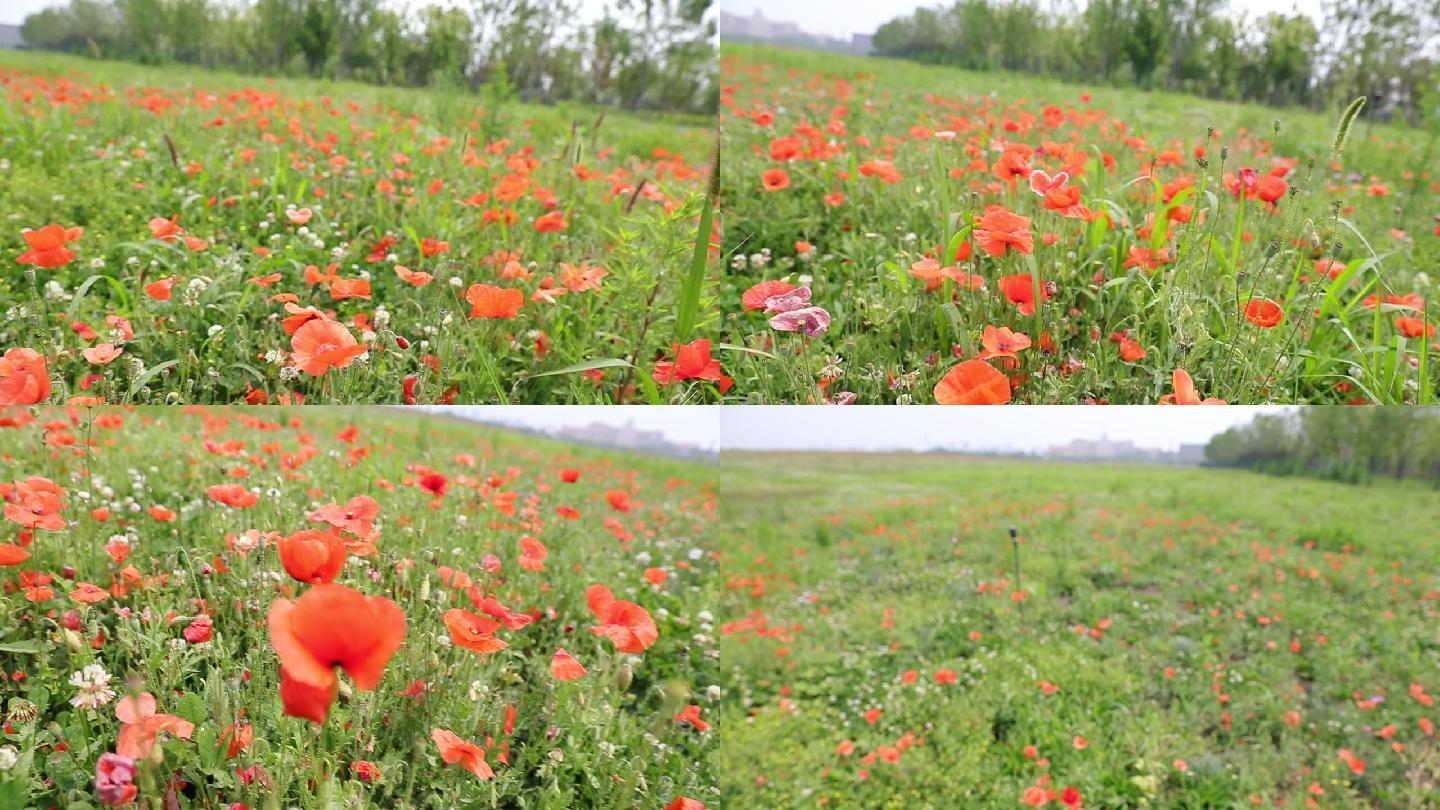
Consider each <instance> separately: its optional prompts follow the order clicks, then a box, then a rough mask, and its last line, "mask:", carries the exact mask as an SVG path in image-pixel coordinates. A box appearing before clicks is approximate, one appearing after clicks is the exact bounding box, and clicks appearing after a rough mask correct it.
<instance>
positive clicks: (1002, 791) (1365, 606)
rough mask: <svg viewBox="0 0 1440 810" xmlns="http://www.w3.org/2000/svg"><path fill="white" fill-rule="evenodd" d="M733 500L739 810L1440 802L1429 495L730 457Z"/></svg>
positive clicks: (1258, 482) (1264, 481)
mask: <svg viewBox="0 0 1440 810" xmlns="http://www.w3.org/2000/svg"><path fill="white" fill-rule="evenodd" d="M1337 410H1338V409H1337ZM1176 418H1177V419H1178V418H1180V417H1178V416H1177V417H1176ZM720 487H721V491H722V493H723V498H722V502H721V515H722V516H721V545H722V547H723V548H724V549H725V560H724V562H723V565H722V570H723V576H724V577H725V580H726V582H727V585H728V588H727V590H726V593H725V596H724V601H723V603H722V608H721V610H720V621H721V626H720V634H721V658H722V662H723V666H724V670H725V672H726V673H727V678H726V682H725V687H726V689H725V695H724V698H723V700H722V705H721V707H720V709H719V711H718V712H717V714H718V716H719V718H720V719H721V721H722V722H721V726H722V727H723V729H724V738H723V744H722V746H721V749H720V756H719V772H720V774H721V779H722V789H723V791H724V795H725V798H726V802H727V806H732V805H733V806H739V807H769V808H813V807H827V808H831V807H833V808H867V810H879V809H882V808H916V807H934V808H954V807H964V808H974V810H987V809H988V808H1016V807H1045V808H1052V810H1082V809H1083V808H1091V809H1093V808H1145V807H1154V808H1167V809H1168V808H1195V809H1196V810H1198V808H1219V807H1227V808H1230V807H1297V808H1298V807H1305V808H1347V809H1352V808H1353V809H1358V808H1367V809H1374V810H1379V809H1380V808H1386V809H1387V810H1388V809H1390V808H1403V809H1404V810H1419V809H1420V808H1428V807H1434V806H1436V803H1437V802H1440V787H1437V784H1436V779H1435V774H1436V769H1437V767H1440V745H1437V741H1436V737H1435V724H1436V723H1437V721H1440V718H1437V716H1436V712H1435V708H1434V694H1435V692H1436V691H1437V690H1440V674H1437V673H1440V670H1437V657H1436V649H1437V648H1436V639H1435V633H1434V622H1435V617H1436V608H1435V603H1436V598H1437V594H1440V580H1437V577H1436V574H1435V570H1434V560H1433V552H1434V544H1433V542H1432V541H1430V540H1429V539H1428V538H1427V537H1426V532H1424V531H1420V532H1409V531H1404V530H1397V528H1396V527H1401V526H1427V525H1431V524H1432V523H1433V522H1434V521H1435V520H1436V519H1437V517H1440V507H1437V500H1436V499H1435V497H1434V487H1433V484H1430V485H1416V484H1414V483H1413V482H1410V483H1397V482H1393V481H1391V482H1389V483H1387V484H1386V485H1384V486H1353V485H1345V484H1339V483H1331V482H1324V481H1315V480H1304V479H1297V478H1280V477H1271V476H1265V475H1260V474H1257V473H1250V472H1237V471H1234V470H1202V469H1181V468H1175V467H1162V466H1157V465H1148V466H1147V465H1140V464H1135V465H1128V466H1127V465H1120V466H1106V465H1099V464H1065V463H1057V462H1044V461H1038V460H1000V459H996V458H981V457H967V456H964V455H959V454H943V453H942V454H920V453H888V454H886V453H870V454H842V453H817V452H787V453H778V452H765V453H758V452H744V453H732V452H726V453H725V454H724V457H723V459H722V464H721V471H720Z"/></svg>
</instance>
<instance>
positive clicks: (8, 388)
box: [0, 348, 50, 405]
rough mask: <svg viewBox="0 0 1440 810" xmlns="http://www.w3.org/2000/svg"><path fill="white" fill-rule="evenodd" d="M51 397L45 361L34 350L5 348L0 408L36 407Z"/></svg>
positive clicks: (0, 373)
mask: <svg viewBox="0 0 1440 810" xmlns="http://www.w3.org/2000/svg"><path fill="white" fill-rule="evenodd" d="M49 398H50V376H49V374H48V373H47V372H46V370H45V358H44V357H43V356H41V355H40V353H39V352H37V351H35V350H34V349H23V348H16V349H8V350H6V352H5V355H4V356H3V357H0V405H36V404H39V403H41V402H44V401H45V400H47V399H49Z"/></svg>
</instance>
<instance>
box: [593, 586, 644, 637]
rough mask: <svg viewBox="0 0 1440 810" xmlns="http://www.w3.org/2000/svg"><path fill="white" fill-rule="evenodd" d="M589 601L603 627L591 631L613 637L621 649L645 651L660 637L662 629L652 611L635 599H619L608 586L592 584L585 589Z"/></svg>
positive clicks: (598, 634)
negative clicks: (651, 616) (652, 616)
mask: <svg viewBox="0 0 1440 810" xmlns="http://www.w3.org/2000/svg"><path fill="white" fill-rule="evenodd" d="M585 601H586V602H587V603H589V605H590V612H591V613H593V614H595V618H596V619H598V620H599V621H600V626H598V627H592V628H590V632H592V633H594V634H595V635H597V636H603V637H605V638H608V639H610V641H611V642H612V643H614V645H615V649H617V650H619V651H620V652H626V653H641V652H645V650H647V649H649V648H650V645H652V644H654V643H655V642H656V641H657V640H659V638H660V631H659V630H657V629H656V628H655V620H654V619H652V618H650V613H649V611H647V610H645V608H643V607H640V606H639V605H637V604H635V603H634V602H626V601H623V600H619V599H616V598H615V595H614V594H612V593H611V592H610V589H609V588H607V587H605V586H604V585H591V586H590V587H589V589H587V590H586V591H585Z"/></svg>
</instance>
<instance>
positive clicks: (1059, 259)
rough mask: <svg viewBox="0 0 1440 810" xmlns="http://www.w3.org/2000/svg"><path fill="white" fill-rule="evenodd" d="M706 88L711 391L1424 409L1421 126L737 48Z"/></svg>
mask: <svg viewBox="0 0 1440 810" xmlns="http://www.w3.org/2000/svg"><path fill="white" fill-rule="evenodd" d="M721 75H722V82H723V91H724V94H723V95H722V103H721V125H720V126H721V141H722V150H721V151H722V162H723V167H724V168H723V173H722V180H723V182H722V210H723V214H724V217H725V228H726V230H725V241H724V243H723V244H724V251H725V260H726V262H727V267H726V273H725V276H724V277H723V281H722V291H721V295H722V308H723V310H724V312H725V322H724V324H723V327H722V332H723V339H724V341H725V342H726V343H727V344H729V345H738V346H742V347H744V348H745V349H746V350H747V351H746V352H745V353H743V354H741V355H739V356H738V357H737V360H736V362H734V363H733V364H731V366H730V367H727V372H728V373H729V374H730V376H731V377H732V378H733V379H734V386H733V388H732V389H731V391H730V392H729V394H727V397H726V401H727V402H733V403H735V404H772V403H773V404H786V403H798V404H807V403H823V402H837V403H849V402H856V403H861V404H890V403H899V404H911V403H915V404H935V403H938V404H1000V403H1009V402H1014V403H1037V404H1090V403H1113V404H1154V403H1178V404H1198V403H1201V402H1230V403H1237V404H1265V403H1304V404H1309V403H1314V404H1327V403H1357V404H1410V405H1424V404H1428V403H1434V402H1437V401H1440V397H1437V392H1440V371H1437V370H1436V364H1435V362H1434V360H1433V356H1434V353H1435V352H1436V322H1435V317H1434V315H1433V306H1431V307H1429V308H1428V309H1427V302H1430V303H1433V298H1434V295H1435V292H1434V281H1435V280H1434V273H1435V272H1436V266H1437V261H1440V175H1437V173H1436V172H1435V170H1434V168H1433V167H1434V165H1435V164H1434V160H1433V159H1432V158H1433V155H1434V154H1436V152H1435V144H1436V132H1435V131H1434V128H1433V127H1432V128H1431V130H1429V131H1427V130H1425V129H1420V128H1411V127H1407V126H1403V125H1394V124H1376V123H1374V122H1373V121H1372V120H1370V119H1362V118H1358V117H1356V115H1357V114H1358V111H1360V110H1362V109H1363V102H1360V101H1359V100H1358V99H1357V101H1356V102H1355V103H1354V104H1352V105H1351V107H1350V108H1348V109H1335V110H1329V111H1324V112H1317V111H1312V110H1302V109H1297V108H1282V109H1271V108H1267V107H1264V106H1260V105H1256V104H1228V103H1222V102H1215V101H1208V100H1204V99H1199V98H1195V97H1189V96H1184V95H1178V94H1171V93H1164V92H1148V91H1140V90H1136V89H1133V88H1131V89H1121V88H1110V87H1104V86H1097V87H1089V86H1082V85H1074V84H1065V83H1061V82H1059V81H1054V80H1047V79H1039V78H1034V77H1022V76H1015V75H1008V74H1004V73H998V72H996V73H971V72H966V71H962V70H958V69H951V68H941V67H929V66H922V65H918V64H915V63H910V62H905V61H900V60H891V59H881V58H873V57H858V56H848V55H837V54H825V55H818V54H813V53H804V52H800V51H793V50H786V49H783V48H774V47H756V46H748V45H736V44H732V43H726V44H725V46H724V48H723V49H722V53H721ZM1372 103H1374V102H1373V101H1372ZM1427 313H1429V314H1427Z"/></svg>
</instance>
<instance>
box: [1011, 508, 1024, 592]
mask: <svg viewBox="0 0 1440 810" xmlns="http://www.w3.org/2000/svg"><path fill="white" fill-rule="evenodd" d="M1010 546H1011V548H1013V549H1015V592H1016V593H1021V592H1022V591H1021V588H1020V533H1019V532H1018V531H1017V530H1016V529H1015V527H1014V526H1011V527H1010ZM1020 609H1021V610H1024V609H1025V602H1024V600H1023V599H1022V600H1021V601H1020Z"/></svg>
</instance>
